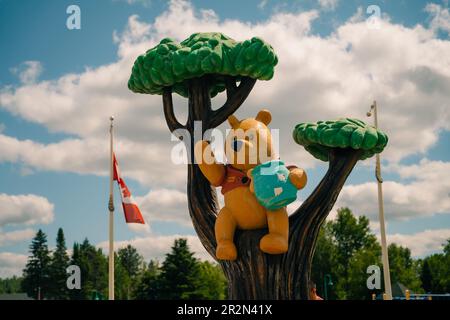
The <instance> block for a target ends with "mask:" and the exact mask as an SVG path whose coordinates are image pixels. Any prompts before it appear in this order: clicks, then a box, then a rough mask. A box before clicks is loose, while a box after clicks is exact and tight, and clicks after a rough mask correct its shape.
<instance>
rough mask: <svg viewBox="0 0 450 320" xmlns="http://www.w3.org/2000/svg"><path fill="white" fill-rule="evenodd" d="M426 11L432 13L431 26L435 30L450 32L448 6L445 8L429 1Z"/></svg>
mask: <svg viewBox="0 0 450 320" xmlns="http://www.w3.org/2000/svg"><path fill="white" fill-rule="evenodd" d="M447 5H448V3H447ZM425 11H426V12H428V13H429V15H430V18H431V21H430V28H431V29H432V30H433V31H435V32H437V31H439V30H441V31H443V32H446V33H447V34H450V13H449V11H448V8H443V7H442V6H440V5H438V4H435V3H428V4H427V5H426V7H425Z"/></svg>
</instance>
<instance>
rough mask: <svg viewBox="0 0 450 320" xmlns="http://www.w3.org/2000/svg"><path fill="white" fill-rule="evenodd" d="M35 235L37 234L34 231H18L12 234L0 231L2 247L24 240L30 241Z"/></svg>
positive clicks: (0, 244) (11, 232)
mask: <svg viewBox="0 0 450 320" xmlns="http://www.w3.org/2000/svg"><path fill="white" fill-rule="evenodd" d="M34 234H35V232H34V230H33V229H24V230H16V231H10V232H2V230H1V229H0V247H1V246H6V245H10V244H13V243H16V242H21V241H24V240H29V239H31V238H33V236H34Z"/></svg>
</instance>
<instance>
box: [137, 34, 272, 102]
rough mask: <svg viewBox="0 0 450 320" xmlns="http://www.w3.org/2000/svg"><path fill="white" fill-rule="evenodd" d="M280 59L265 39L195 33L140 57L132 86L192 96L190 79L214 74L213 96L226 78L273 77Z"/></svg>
mask: <svg viewBox="0 0 450 320" xmlns="http://www.w3.org/2000/svg"><path fill="white" fill-rule="evenodd" d="M277 62H278V58H277V56H276V55H275V52H274V51H273V48H272V47H271V46H270V45H269V44H268V43H266V42H264V41H263V40H262V39H260V38H257V37H254V38H252V39H251V40H245V41H243V42H237V41H235V40H233V39H231V38H229V37H227V36H225V35H223V34H221V33H217V32H216V33H194V34H192V35H191V36H190V37H189V38H187V39H186V40H184V41H182V42H181V43H178V42H176V41H175V40H173V39H170V38H165V39H163V40H161V42H160V43H159V44H158V45H157V46H156V47H154V48H152V49H150V50H148V51H147V52H146V53H145V54H144V55H141V56H139V57H138V58H137V59H136V61H135V63H134V66H133V69H132V73H131V76H130V80H129V81H128V88H129V89H130V90H131V91H133V92H136V93H148V94H162V93H163V89H164V87H169V86H170V87H172V91H173V92H176V93H178V94H179V95H181V96H183V97H188V87H189V84H188V81H187V80H189V79H192V78H199V77H202V76H204V75H212V76H211V77H210V81H211V82H210V86H209V90H210V95H211V97H214V96H216V95H217V93H219V92H222V91H224V90H225V88H226V83H225V81H226V80H225V77H224V76H232V77H236V80H240V77H241V76H246V77H250V78H253V79H259V80H270V79H271V78H272V77H273V73H274V66H275V65H276V64H277Z"/></svg>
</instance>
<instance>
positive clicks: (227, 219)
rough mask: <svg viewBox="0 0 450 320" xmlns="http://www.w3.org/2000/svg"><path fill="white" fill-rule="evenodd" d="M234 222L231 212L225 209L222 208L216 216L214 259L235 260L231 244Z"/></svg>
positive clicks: (235, 256)
mask: <svg viewBox="0 0 450 320" xmlns="http://www.w3.org/2000/svg"><path fill="white" fill-rule="evenodd" d="M235 229H236V221H235V220H234V218H233V215H232V214H231V211H230V210H229V209H227V208H226V207H224V208H222V209H221V210H220V212H219V214H218V215H217V219H216V225H215V233H216V241H217V248H216V258H217V259H219V260H236V258H237V250H236V246H235V245H234V243H233V238H234V230H235Z"/></svg>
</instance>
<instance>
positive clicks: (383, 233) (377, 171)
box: [367, 101, 392, 300]
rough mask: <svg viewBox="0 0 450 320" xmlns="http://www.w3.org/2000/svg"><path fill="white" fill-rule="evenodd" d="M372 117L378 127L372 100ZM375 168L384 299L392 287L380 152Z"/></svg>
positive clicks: (388, 295)
mask: <svg viewBox="0 0 450 320" xmlns="http://www.w3.org/2000/svg"><path fill="white" fill-rule="evenodd" d="M372 111H373V117H374V123H375V128H377V129H378V114H377V102H376V101H374V102H373V104H372V105H371V106H370V111H369V112H367V116H368V117H370V116H371V115H372ZM375 158H376V169H375V176H376V178H377V184H378V210H379V212H378V214H379V218H380V234H381V258H382V260H383V275H384V289H385V292H386V300H392V289H391V274H390V271H389V257H388V249H387V241H386V227H385V223H384V207H383V189H382V183H383V179H382V178H381V165H380V154H379V153H377V154H376V156H375Z"/></svg>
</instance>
